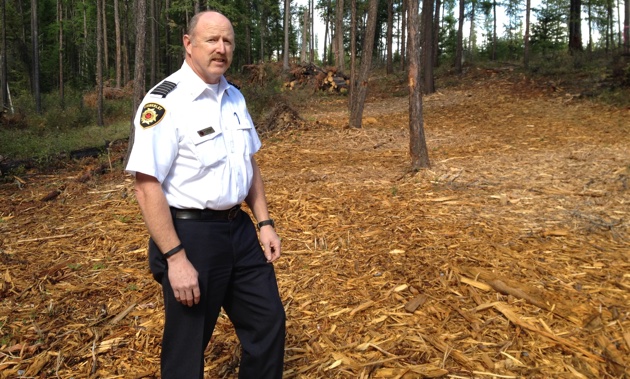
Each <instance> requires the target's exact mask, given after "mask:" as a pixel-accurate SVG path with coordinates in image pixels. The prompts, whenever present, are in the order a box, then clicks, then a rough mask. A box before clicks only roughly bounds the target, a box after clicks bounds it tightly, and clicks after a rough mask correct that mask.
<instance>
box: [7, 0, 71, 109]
mask: <svg viewBox="0 0 630 379" xmlns="http://www.w3.org/2000/svg"><path fill="white" fill-rule="evenodd" d="M57 24H58V25H59V104H60V105H61V108H62V109H63V108H64V107H65V95H64V82H63V6H62V4H61V0H57ZM3 26H4V23H3ZM3 83H4V82H3Z"/></svg>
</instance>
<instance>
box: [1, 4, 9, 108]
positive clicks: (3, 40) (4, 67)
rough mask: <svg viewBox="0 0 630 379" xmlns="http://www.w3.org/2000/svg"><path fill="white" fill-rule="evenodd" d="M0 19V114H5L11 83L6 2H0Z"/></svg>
mask: <svg viewBox="0 0 630 379" xmlns="http://www.w3.org/2000/svg"><path fill="white" fill-rule="evenodd" d="M0 6H1V7H2V9H0V13H1V15H0V17H2V37H0V38H1V42H0V43H1V44H2V47H1V48H2V56H1V57H0V104H1V105H2V109H0V112H4V111H5V110H6V109H7V108H8V107H9V91H8V90H7V88H9V83H7V79H8V75H7V72H8V68H7V23H6V20H7V16H6V8H7V4H6V0H0Z"/></svg>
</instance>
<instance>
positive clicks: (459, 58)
mask: <svg viewBox="0 0 630 379" xmlns="http://www.w3.org/2000/svg"><path fill="white" fill-rule="evenodd" d="M464 9H465V3H464V0H459V20H458V21H459V22H458V25H459V26H458V27H457V47H456V48H455V71H456V72H457V73H458V74H461V73H462V63H463V59H464V46H463V45H464V15H465V13H464Z"/></svg>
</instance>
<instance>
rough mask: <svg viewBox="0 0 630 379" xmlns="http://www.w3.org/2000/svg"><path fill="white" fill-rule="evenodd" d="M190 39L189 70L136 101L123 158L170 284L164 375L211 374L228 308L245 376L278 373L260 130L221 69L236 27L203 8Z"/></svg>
mask: <svg viewBox="0 0 630 379" xmlns="http://www.w3.org/2000/svg"><path fill="white" fill-rule="evenodd" d="M183 42H184V47H185V49H186V60H185V62H184V64H183V66H182V68H181V69H180V70H179V71H177V72H175V73H174V74H173V75H171V76H169V77H168V78H166V80H164V81H163V82H161V83H160V84H159V85H157V86H156V87H154V88H153V89H152V90H151V91H150V92H149V94H147V96H146V97H145V99H144V100H143V102H142V104H141V105H140V108H139V110H138V112H137V114H136V119H135V121H134V123H135V135H134V144H133V147H132V148H131V153H130V156H129V161H128V164H127V167H126V170H127V171H128V172H130V173H132V174H134V175H135V178H136V184H135V191H136V197H137V199H138V204H139V205H140V209H141V211H142V215H143V217H144V221H145V223H146V226H147V229H148V231H149V234H150V237H151V238H150V240H149V265H150V268H151V271H152V273H153V276H154V278H155V279H156V280H157V281H158V282H159V283H160V284H161V285H162V289H163V295H164V308H165V324H164V334H163V340H162V354H161V372H162V378H163V379H196V378H199V379H201V378H203V367H204V365H203V354H204V350H205V348H206V346H207V345H208V343H209V341H210V337H211V336H212V331H213V330H214V326H215V324H216V320H217V317H218V315H219V311H220V309H221V307H223V308H224V310H225V312H226V313H227V315H228V317H229V318H230V320H231V321H232V323H233V324H234V327H235V330H236V333H237V336H238V338H239V340H240V342H241V346H242V356H241V364H240V369H239V378H256V379H259V378H281V377H282V370H283V357H284V334H285V313H284V308H283V305H282V302H281V300H280V296H279V293H278V286H277V282H276V277H275V273H274V269H273V265H272V264H271V263H272V262H274V261H275V260H277V259H278V258H279V257H280V252H281V247H280V238H279V237H278V235H277V234H276V232H275V230H274V226H275V225H274V222H273V220H271V219H270V217H269V211H268V209H267V201H266V198H265V192H264V188H263V181H262V177H261V173H260V170H259V168H258V165H257V164H256V160H255V159H254V153H256V152H257V151H258V150H259V149H260V146H261V143H260V139H259V138H258V135H257V133H256V130H255V129H254V125H253V123H252V120H251V117H250V116H249V113H248V111H247V107H246V104H245V99H244V98H243V95H242V94H241V92H240V91H239V90H238V89H237V88H236V87H234V86H233V85H231V84H230V83H228V82H227V81H226V79H225V77H224V76H223V75H224V73H225V72H226V71H227V69H228V67H229V66H230V64H231V63H232V56H233V52H234V29H233V28H232V24H231V23H230V21H229V20H228V19H227V18H226V17H225V16H223V15H222V14H220V13H218V12H214V11H207V12H202V13H199V14H197V15H195V16H194V17H193V18H192V19H191V21H190V25H189V29H188V34H186V35H185V36H184V39H183ZM243 201H245V202H246V203H247V205H248V206H249V208H250V209H251V211H252V213H253V215H254V217H255V218H256V220H258V221H260V222H258V229H259V234H260V237H259V236H258V235H257V233H256V228H255V227H254V224H253V223H252V220H251V219H250V218H249V216H248V215H247V213H245V212H243V211H242V210H241V209H240V204H241V203H242V202H243ZM261 245H262V247H261Z"/></svg>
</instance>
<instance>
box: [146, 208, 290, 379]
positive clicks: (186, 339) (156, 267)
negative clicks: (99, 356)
mask: <svg viewBox="0 0 630 379" xmlns="http://www.w3.org/2000/svg"><path fill="white" fill-rule="evenodd" d="M173 222H174V223H175V229H176V230H177V234H178V236H179V239H180V240H181V242H182V244H183V245H184V247H185V249H186V255H187V257H188V260H190V262H191V263H192V264H193V266H194V267H195V269H196V270H197V271H198V273H199V287H200V290H201V301H200V302H199V304H196V305H193V306H192V307H188V306H186V305H182V304H180V303H178V302H177V301H176V300H175V296H174V294H173V290H172V289H171V286H170V283H169V280H168V275H167V270H168V262H167V261H166V259H164V257H163V256H162V253H161V252H160V251H159V249H158V248H157V246H156V245H155V243H154V242H153V241H152V240H150V241H149V265H150V268H151V272H152V273H153V276H154V278H155V279H156V280H157V281H158V282H159V283H160V284H161V285H162V289H163V292H164V309H165V324H164V334H163V339H162V355H161V371H162V379H202V378H203V368H204V362H203V360H204V358H203V355H204V351H205V349H206V346H207V345H208V343H209V342H210V337H211V336H212V331H213V330H214V327H215V324H216V321H217V318H218V315H219V312H220V310H221V307H223V309H224V310H225V312H226V314H227V315H228V317H229V318H230V321H231V322H232V324H233V325H234V329H235V330H236V334H237V336H238V339H239V341H240V343H241V348H242V355H241V363H240V368H239V378H240V379H266V378H269V379H272V378H282V371H283V362H284V338H285V319H286V316H285V312H284V307H283V305H282V302H281V300H280V295H279V293H278V285H277V282H276V276H275V272H274V268H273V265H272V264H270V263H267V261H266V259H265V256H264V255H263V251H262V248H261V246H260V243H259V241H258V235H257V233H256V229H255V226H254V224H253V222H252V220H251V218H250V217H249V215H248V214H247V213H245V212H243V211H239V213H238V215H237V217H236V218H235V219H233V220H230V221H228V220H180V219H174V220H173Z"/></svg>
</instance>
